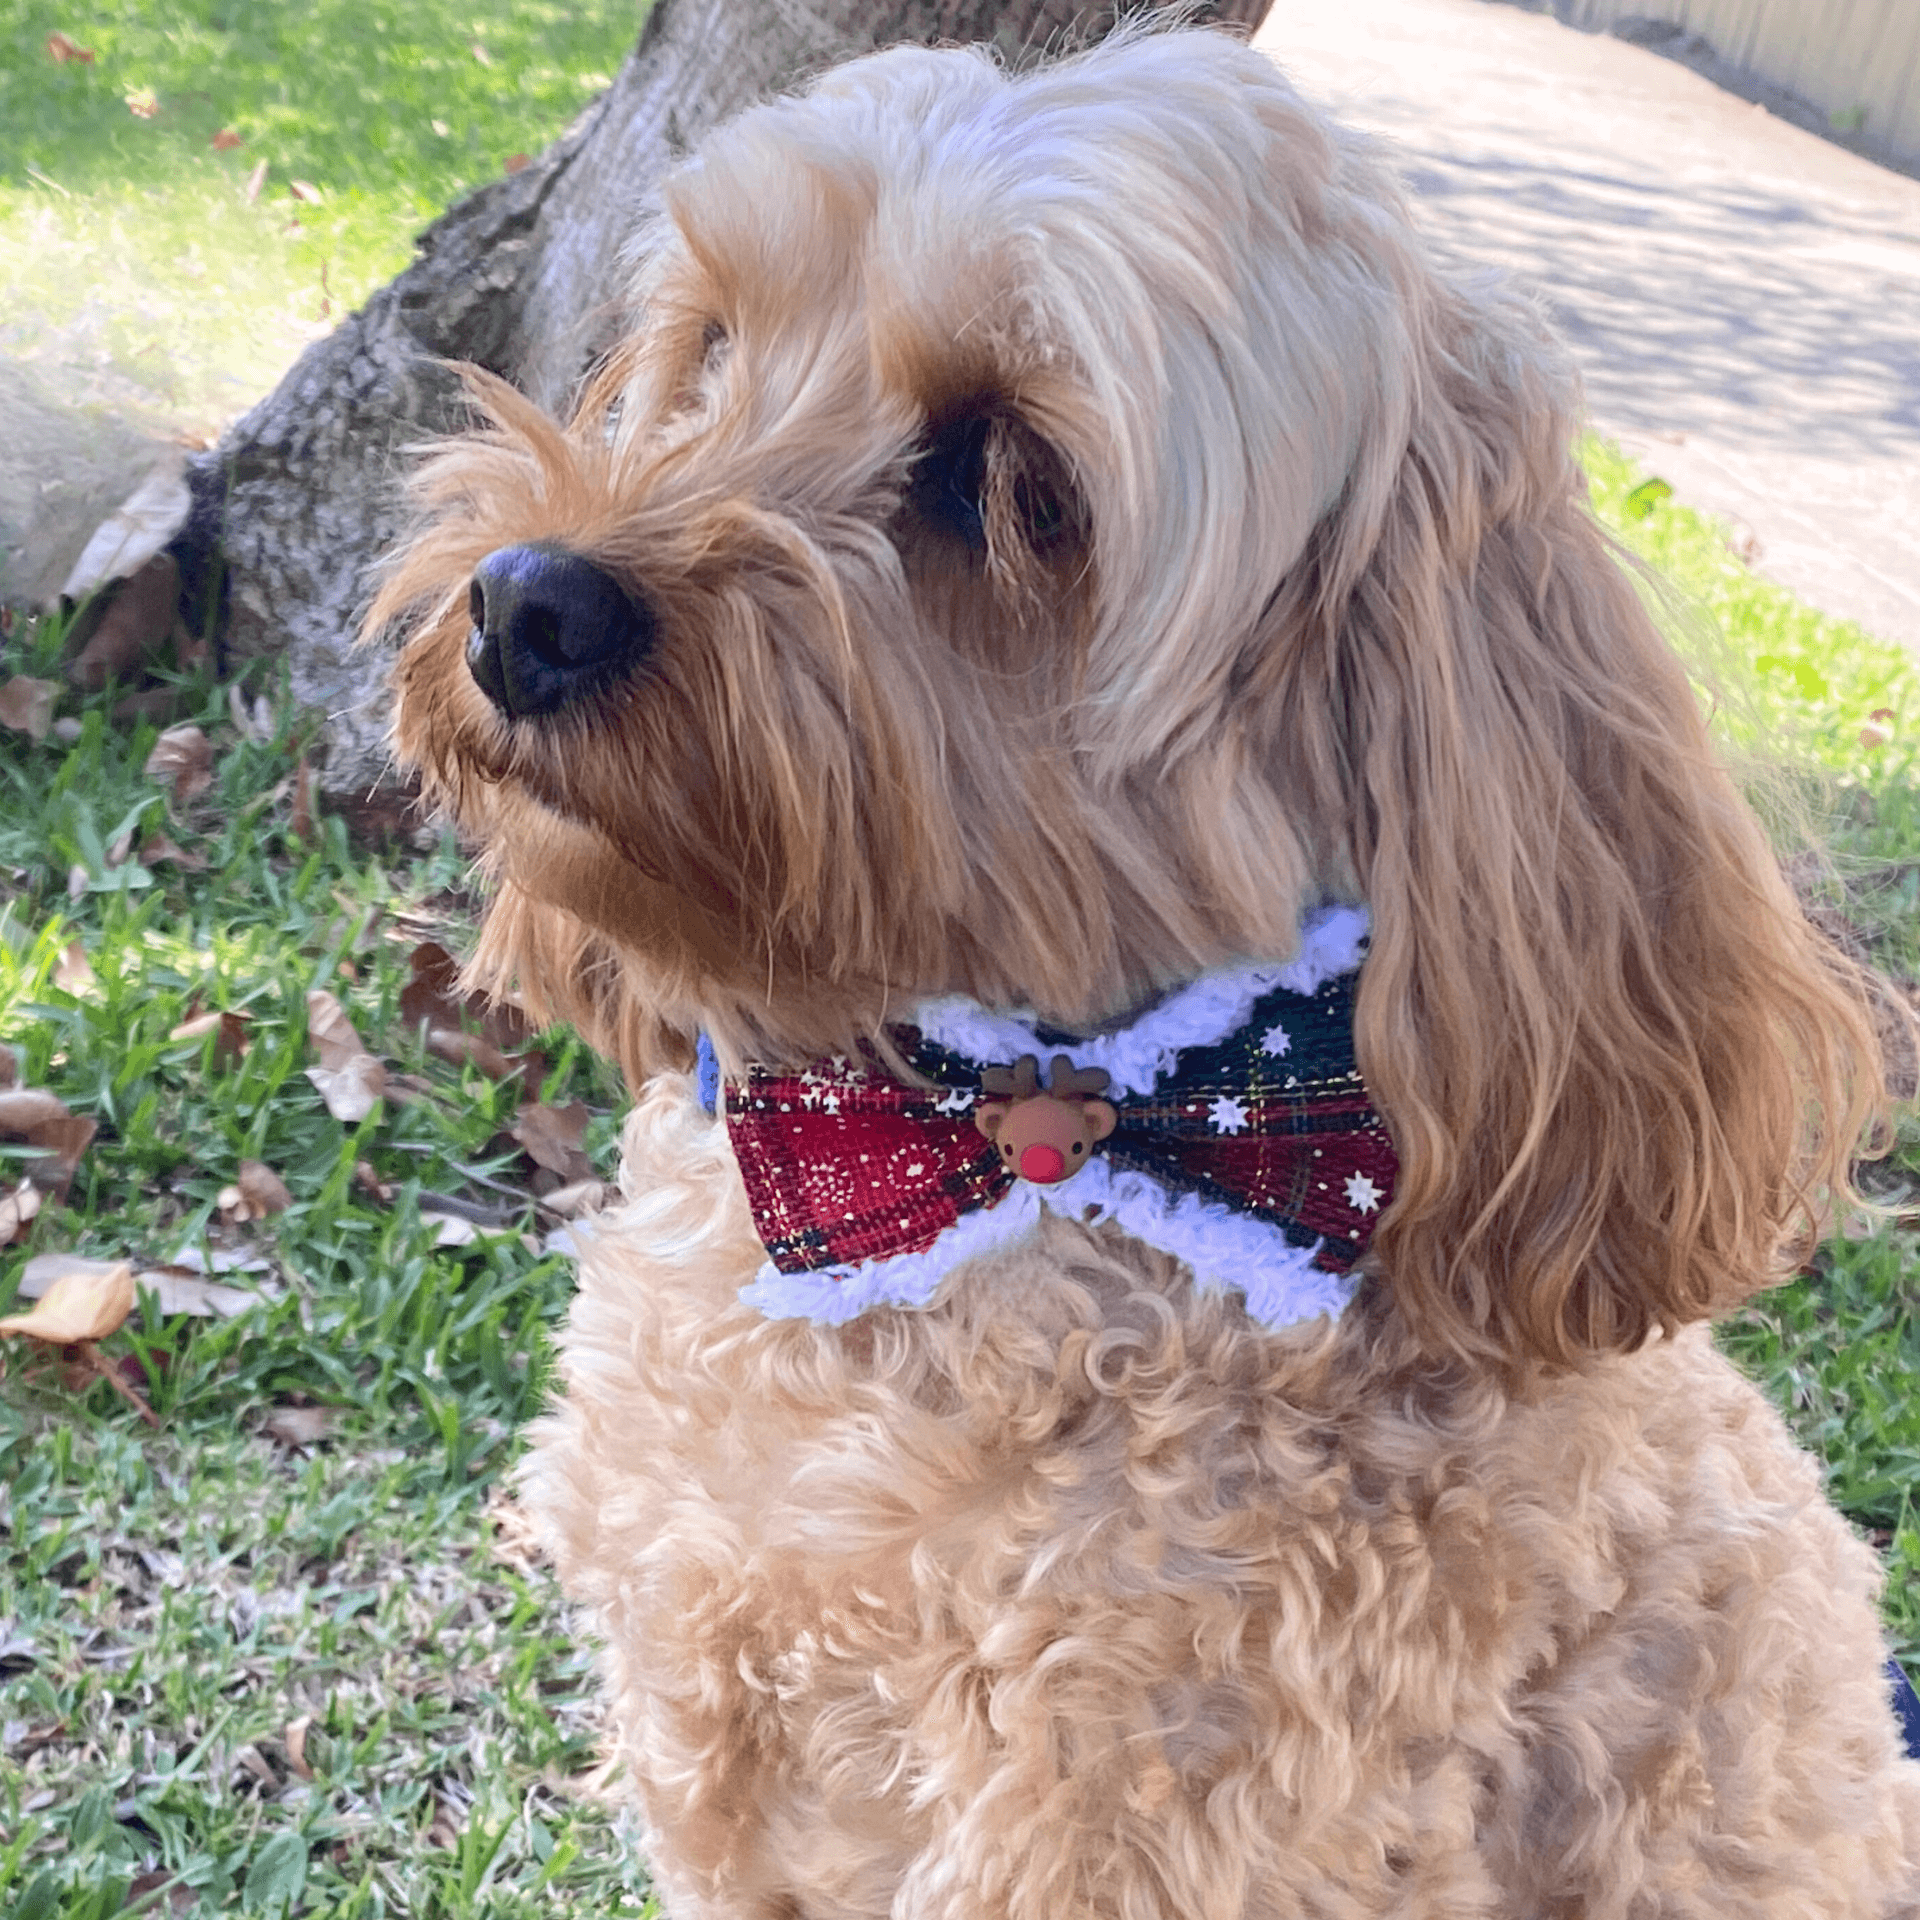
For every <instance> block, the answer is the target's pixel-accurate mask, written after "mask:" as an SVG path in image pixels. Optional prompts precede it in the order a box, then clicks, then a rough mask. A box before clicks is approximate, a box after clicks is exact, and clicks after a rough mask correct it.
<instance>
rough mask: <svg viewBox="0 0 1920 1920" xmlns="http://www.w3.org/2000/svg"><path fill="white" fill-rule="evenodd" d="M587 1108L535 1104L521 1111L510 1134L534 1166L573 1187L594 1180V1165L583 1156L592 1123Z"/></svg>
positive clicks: (578, 1103)
mask: <svg viewBox="0 0 1920 1920" xmlns="http://www.w3.org/2000/svg"><path fill="white" fill-rule="evenodd" d="M592 1117H593V1116H592V1114H591V1113H589V1112H588V1110H587V1108H586V1106H585V1104H584V1103H583V1102H581V1101H579V1100H573V1101H569V1102H568V1104H567V1105H566V1106H564V1107H550V1106H548V1105H547V1104H546V1103H545V1101H542V1100H534V1101H529V1102H528V1104H527V1105H526V1106H524V1107H522V1108H521V1109H520V1113H519V1117H518V1118H517V1119H516V1120H515V1121H514V1123H513V1125H512V1126H511V1127H509V1128H508V1129H507V1131H508V1132H509V1133H510V1134H511V1135H512V1136H513V1137H514V1139H515V1140H517V1141H518V1142H519V1143H520V1145H521V1146H522V1147H524V1148H525V1149H526V1151H527V1153H528V1155H529V1156H530V1157H531V1158H532V1160H533V1161H534V1163H535V1165H537V1166H542V1167H545V1168H546V1170H547V1171H548V1172H549V1173H554V1174H558V1175H559V1176H560V1179H561V1180H562V1181H563V1182H564V1183H565V1184H567V1185H569V1186H571V1185H572V1184H573V1183H574V1182H576V1181H580V1180H590V1179H591V1178H592V1177H593V1162H592V1161H591V1160H589V1159H588V1158H587V1156H586V1155H585V1154H584V1153H583V1152H581V1150H580V1143H581V1141H582V1140H584V1139H585V1138H586V1136H587V1123H588V1121H589V1120H591V1119H592Z"/></svg>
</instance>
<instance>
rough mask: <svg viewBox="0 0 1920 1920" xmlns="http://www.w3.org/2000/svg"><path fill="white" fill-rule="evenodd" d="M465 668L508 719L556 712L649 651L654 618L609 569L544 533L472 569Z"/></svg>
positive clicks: (630, 666) (640, 660)
mask: <svg viewBox="0 0 1920 1920" xmlns="http://www.w3.org/2000/svg"><path fill="white" fill-rule="evenodd" d="M467 603H468V607H469V610H470V611H471V613H472V616H473V631H472V633H470V634H469V635H468V637H467V670H468V671H469V672H470V673H471V674H472V675H473V677H474V679H475V680H476V681H477V682H478V683H479V687H480V690H481V692H482V693H484V694H485V695H486V696H487V698H488V699H489V700H491V701H492V702H493V704H494V705H495V706H496V707H497V708H499V710H500V711H501V712H502V713H503V714H505V715H506V716H507V718H508V719H510V720H520V719H526V718H528V717H531V716H533V715H537V714H544V713H558V712H559V711H560V709H561V708H562V707H565V706H569V705H571V704H572V703H573V702H574V701H576V700H580V699H584V698H585V697H586V696H587V695H588V694H590V693H595V692H598V691H599V690H600V689H601V688H602V687H605V686H607V685H608V684H610V683H611V682H612V681H614V680H617V679H619V678H620V677H621V676H622V675H623V674H625V673H627V672H628V671H630V670H631V669H633V668H635V667H637V666H640V665H641V664H642V663H644V661H645V660H646V659H647V656H648V655H649V654H651V653H652V651H653V646H654V640H655V637H656V634H657V632H658V625H659V623H658V622H657V621H656V620H655V618H654V616H653V614H652V612H651V611H650V610H649V609H648V608H647V607H645V606H644V605H642V603H641V602H640V601H638V600H636V599H635V598H634V596H633V595H632V594H630V593H629V592H628V591H627V590H626V588H625V587H623V586H622V585H621V584H620V582H619V581H617V580H616V579H614V577H613V576H612V575H611V574H610V573H606V572H604V571H602V569H600V568H599V567H596V566H595V565H594V564H593V562H592V561H591V560H583V559H581V557H580V556H579V555H578V554H577V553H569V552H567V550H566V549H565V548H564V547H558V546H554V545H552V544H550V543H549V542H546V541H534V542H530V543H529V544H528V545H526V546H520V547H501V548H499V549H498V550H497V551H495V552H493V553H490V554H488V555H487V557H486V558H485V559H484V560H482V561H481V562H480V564H479V565H478V566H477V567H475V568H474V570H473V584H472V586H471V587H470V588H469V589H468V594H467Z"/></svg>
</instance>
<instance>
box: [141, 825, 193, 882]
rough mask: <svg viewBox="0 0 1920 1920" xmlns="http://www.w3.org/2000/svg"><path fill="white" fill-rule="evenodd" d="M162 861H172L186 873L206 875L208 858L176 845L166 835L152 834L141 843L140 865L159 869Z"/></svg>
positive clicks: (189, 848)
mask: <svg viewBox="0 0 1920 1920" xmlns="http://www.w3.org/2000/svg"><path fill="white" fill-rule="evenodd" d="M162 861H171V862H172V864H173V865H174V866H176V867H179V868H180V869H181V870H182V871H183V872H185V873H205V872H206V870H207V856H206V855H205V854H204V853H195V852H194V851H193V849H192V848H191V847H182V846H178V845H176V844H175V843H174V842H173V841H172V840H170V839H168V838H167V836H166V835H165V834H164V833H150V834H148V835H147V837H146V838H145V839H144V840H142V841H141V843H140V863H141V865H142V866H148V867H157V866H159V865H160V863H161V862H162Z"/></svg>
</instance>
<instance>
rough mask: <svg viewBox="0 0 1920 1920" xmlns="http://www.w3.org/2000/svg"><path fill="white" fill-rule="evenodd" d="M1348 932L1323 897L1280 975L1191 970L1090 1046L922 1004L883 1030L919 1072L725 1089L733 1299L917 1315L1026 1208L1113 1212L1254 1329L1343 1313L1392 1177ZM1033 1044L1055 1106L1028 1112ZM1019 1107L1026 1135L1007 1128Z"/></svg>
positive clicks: (849, 1064) (809, 1312) (1010, 1231)
mask: <svg viewBox="0 0 1920 1920" xmlns="http://www.w3.org/2000/svg"><path fill="white" fill-rule="evenodd" d="M1365 934H1366V919H1365V916H1364V914H1362V913H1360V912H1359V911H1358V910H1356V909H1353V908H1340V909H1335V910H1333V911H1332V912H1331V913H1327V914H1323V915H1322V916H1320V918H1319V919H1318V920H1316V921H1315V922H1313V923H1312V924H1311V925H1310V926H1309V927H1308V929H1307V931H1306V933H1305V935H1304V937H1303V941H1302V950H1301V953H1300V955H1299V957H1298V958H1296V959H1295V960H1294V961H1292V962H1290V963H1289V964H1288V965H1286V966H1282V967H1269V968H1239V969H1235V970H1233V971H1231V972H1227V973H1221V974H1213V975H1208V976H1205V977H1204V978H1202V979H1201V980H1198V981H1195V982H1193V983H1192V984H1191V985H1190V986H1188V987H1186V988H1183V989H1181V990H1180V992H1178V993H1176V994H1174V995H1173V996H1171V997H1170V998H1169V999H1168V1000H1167V1001H1165V1002H1163V1003H1162V1004H1161V1005H1160V1006H1159V1007H1156V1008H1155V1009H1153V1010H1152V1011H1151V1012H1150V1013H1148V1014H1146V1015H1145V1016H1143V1017H1142V1019H1140V1020H1139V1021H1137V1022H1135V1023H1134V1025H1133V1026H1131V1027H1129V1028H1127V1029H1124V1030H1121V1031H1118V1032H1115V1033H1111V1034H1105V1035H1100V1036H1096V1037H1095V1038H1094V1039H1092V1040H1081V1041H1075V1040H1068V1039H1060V1040H1057V1041H1054V1040H1052V1039H1051V1037H1050V1036H1047V1035H1045V1034H1043V1033H1039V1032H1036V1031H1035V1030H1034V1029H1033V1028H1031V1027H1029V1026H1026V1025H1024V1024H1023V1023H1022V1022H1020V1021H1018V1020H1016V1019H1009V1018H1007V1017H1005V1016H997V1015H993V1014H989V1013H987V1012H985V1011H984V1010H983V1009H981V1008H979V1007H977V1006H975V1005H973V1004H972V1003H971V1002H967V1001H961V1000H946V1001H934V1002H930V1003H929V1004H928V1005H927V1006H925V1007H923V1008H921V1009H920V1011H919V1014H918V1016H917V1019H916V1023H915V1024H914V1025H913V1026H910V1027H901V1028H896V1029H894V1031H893V1034H892V1036H891V1037H892V1039H893V1041H894V1044H895V1046H896V1047H897V1048H898V1050H899V1053H900V1056H901V1058H902V1059H903V1060H904V1061H905V1062H906V1063H907V1065H908V1066H909V1067H910V1068H911V1069H912V1072H913V1074H914V1076H915V1077H916V1079H917V1081H918V1082H920V1083H921V1084H914V1083H911V1082H909V1081H906V1080H903V1079H897V1078H894V1077H893V1076H892V1075H890V1074H889V1073H888V1072H887V1071H885V1070H884V1069H883V1068H882V1067H881V1066H880V1065H879V1064H878V1062H877V1061H875V1060H873V1059H870V1058H859V1059H854V1058H837V1059H833V1060H826V1061H820V1062H816V1063H815V1064H814V1065H812V1066H811V1067H809V1068H807V1069H806V1071H804V1072H802V1073H772V1072H768V1071H765V1070H763V1069H758V1068H754V1069H750V1070H749V1071H748V1073H747V1075H746V1077H745V1078H744V1079H743V1080H739V1081H733V1082H729V1083H728V1085H727V1087H726V1089H725V1111H726V1121H727V1129H728V1132H729V1134H730V1136H731V1138H732V1142H733V1148H734V1153H735V1155H736V1157H737V1158H738V1160H739V1163H740V1170H741V1173H742V1174H743V1176H744V1177H745V1180H746V1187H747V1196H748V1199H749V1201H750V1202H751V1205H752V1208H753V1216H754V1224H755V1227H756V1229H757V1231H758V1233H759V1235H760V1238H761V1241H762V1243H763V1244H764V1245H765V1247H766V1250H767V1256H768V1259H767V1264H766V1266H764V1267H763V1268H762V1269H761V1272H760V1274H759V1276H758V1277H757V1279H756V1280H755V1281H754V1283H753V1284H752V1285H751V1286H749V1287H748V1288H747V1289H746V1293H745V1296H744V1297H745V1298H747V1299H748V1300H749V1301H750V1302H751V1303H752V1304H754V1305H756V1306H758V1307H759V1308H760V1309H761V1311H763V1312H765V1313H767V1314H769V1315H770V1316H773V1317H776V1318H791V1317H805V1318H809V1319H813V1320H819V1321H824V1322H828V1323H833V1324H838V1323H840V1322H842V1321H845V1320H849V1319H851V1318H853V1317H854V1316H855V1315H857V1314H859V1313H861V1312H864V1311H866V1310H867V1309H869V1308H871V1307H874V1306H880V1305H894V1306H908V1307H914V1306H924V1305H925V1304H926V1303H927V1302H928V1301H929V1300H930V1299H931V1298H932V1297H933V1295H934V1293H935V1291H936V1290H937V1289H938V1287H939V1285H940V1283H941V1282H942V1281H943V1280H944V1279H945V1278H946V1276H947V1274H948V1273H950V1272H951V1271H952V1270H953V1269H954V1268H955V1267H956V1266H958V1265H960V1264H961V1262H963V1261H965V1260H968V1259H971V1258H973V1257H975V1256H976V1255H978V1254H982V1253H987V1252H991V1251H994V1250H995V1249H997V1248H1001V1247H1005V1246H1008V1245H1011V1244H1012V1243H1013V1242H1014V1241H1016V1240H1018V1239H1019V1238H1021V1237H1023V1236H1024V1235H1025V1234H1026V1233H1028V1232H1030V1231H1031V1230H1032V1228H1033V1227H1034V1226H1035V1225H1036V1224H1037V1222H1038V1220H1039V1217H1040V1211H1041V1208H1042V1206H1043V1205H1044V1206H1045V1207H1046V1208H1048V1209H1049V1210H1051V1211H1053V1212H1056V1213H1060V1214H1064V1215H1067V1216H1068V1217H1071V1218H1077V1219H1082V1220H1086V1221H1088V1222H1095V1221H1099V1220H1103V1219H1108V1220H1112V1221H1114V1222H1116V1223H1117V1224H1118V1225H1119V1226H1121V1227H1122V1228H1123V1229H1124V1230H1126V1231H1127V1232H1129V1233H1131V1234H1133V1235H1134V1236H1135V1237H1136V1238H1138V1239H1142V1240H1145V1241H1147V1242H1149V1243H1150V1244H1152V1245H1155V1246H1159V1247H1162V1248H1164V1249H1165V1250H1166V1251H1168V1252H1170V1253H1173V1254H1175V1255H1176V1256H1178V1257H1179V1258H1181V1259H1184V1260H1186V1261H1187V1262H1188V1264H1189V1265H1191V1266H1192V1267H1193V1269H1194V1272H1195V1275H1196V1278H1197V1279H1198V1280H1199V1282H1200V1283H1201V1284H1202V1285H1205V1286H1231V1287H1234V1288H1237V1289H1238V1290H1239V1291H1241V1292H1242V1293H1243V1294H1244V1295H1245V1296H1246V1300H1247V1304H1248V1308H1249V1310H1250V1311H1251V1312H1252V1313H1253V1314H1254V1315H1255V1317H1256V1318H1258V1319H1260V1320H1262V1321H1264V1322H1266V1323H1267V1324H1269V1325H1285V1324H1290V1323H1292V1322H1293V1321H1296V1320H1300V1319H1305V1318H1309V1317H1311V1316H1312V1315H1314V1314H1317V1313H1326V1312H1332V1313H1338V1311H1339V1310H1340V1309H1341V1307H1343V1306H1344V1305H1345V1304H1346V1301H1347V1299H1348V1297H1349V1295H1350V1293H1351V1291H1352V1282H1351V1280H1350V1278H1349V1277H1348V1270H1349V1269H1350V1268H1351V1266H1352V1265H1353V1263H1354V1261H1355V1260H1356V1259H1357V1258H1358V1256H1359V1254H1360V1252H1361V1251H1362V1249H1363V1248H1364V1247H1365V1245H1366V1242H1367V1239H1368V1236H1369V1234H1370V1233H1371V1231H1372V1228H1373V1224H1374V1222H1375V1221H1376V1220H1377V1219H1378V1217H1379V1213H1380V1210H1381V1208H1382V1207H1384V1206H1385V1205H1386V1204H1387V1202H1388V1201H1389V1200H1390V1199H1391V1197H1392V1190H1393V1175H1394V1157H1393V1146H1392V1142H1391V1141H1390V1139H1389V1138H1388V1136H1387V1132H1386V1128H1385V1127H1384V1125H1383V1124H1382V1122H1381V1119H1380V1116H1379V1115H1378V1114H1377V1113H1376V1112H1375V1111H1374V1110H1373V1107H1372V1105H1371V1103H1370V1101H1369V1099H1368V1096H1367V1091H1366V1088H1365V1086H1364V1085H1363V1084H1362V1082H1361V1079H1360V1075H1359V1071H1358V1069H1357V1068H1356V1066H1355V1065H1354V1059H1353V998H1354V991H1355V987H1356V984H1357V980H1358V975H1357V972H1356V971H1355V970H1354V969H1355V968H1357V966H1358V963H1359V960H1360V957H1361V954H1362V953H1363V951H1364V946H1365ZM1048 1056H1051V1057H1052V1060H1053V1074H1052V1080H1051V1083H1050V1085H1051V1094H1052V1098H1051V1100H1047V1101H1042V1102H1041V1103H1040V1104H1039V1105H1038V1106H1035V1105H1033V1104H1032V1100H1033V1097H1034V1096H1035V1094H1036V1093H1037V1092H1038V1090H1039V1073H1038V1066H1039V1062H1040V1061H1041V1060H1042V1059H1045V1058H1046V1057H1048ZM1008 1069H1012V1070H1013V1071H1012V1072H1009V1071H1008ZM1063 1087H1064V1089H1065V1092H1064V1094H1063V1092H1062V1089H1063ZM1095 1092H1097V1093H1098V1094H1099V1095H1100V1096H1101V1097H1099V1098H1089V1097H1088V1096H1089V1095H1091V1094H1093V1093H1095ZM1023 1097H1024V1098H1025V1099H1026V1101H1027V1102H1028V1112H1029V1114H1030V1115H1038V1116H1039V1120H1038V1123H1037V1124H1038V1127H1039V1131H1040V1132H1041V1133H1044V1134H1045V1135H1046V1138H1045V1139H1043V1140H1041V1141H1040V1143H1039V1144H1038V1145H1037V1146H1035V1145H1029V1146H1026V1147H1018V1146H1017V1145H1016V1142H1015V1140H1014V1138H1013V1137H1012V1136H1013V1135H1015V1134H1017V1133H1020V1132H1022V1123H1021V1122H1019V1121H1016V1120H1015V1119H1013V1118H1011V1117H1007V1116H1010V1115H1011V1114H1012V1113H1013V1112H1014V1111H1015V1110H1016V1109H1017V1108H1019V1106H1020V1105H1021V1103H1022V1100H1023ZM1083 1116H1084V1118H1083ZM983 1118H984V1119H985V1122H986V1124H985V1125H984V1126H983V1125H982V1124H981V1121H982V1119H983ZM1002 1120H1004V1124H1001V1122H1002ZM1024 1130H1025V1132H1027V1133H1031V1132H1033V1131H1034V1127H1033V1126H1026V1127H1025V1129H1024ZM990 1133H992V1134H995V1135H998V1136H1000V1137H998V1138H993V1137H989V1134H990ZM1069 1160H1071V1162H1072V1164H1068V1161H1069Z"/></svg>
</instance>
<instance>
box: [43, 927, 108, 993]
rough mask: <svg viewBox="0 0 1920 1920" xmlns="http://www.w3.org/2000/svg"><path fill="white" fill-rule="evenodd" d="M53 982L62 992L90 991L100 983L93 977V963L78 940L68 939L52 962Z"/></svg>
mask: <svg viewBox="0 0 1920 1920" xmlns="http://www.w3.org/2000/svg"><path fill="white" fill-rule="evenodd" d="M53 984H54V985H55V986H56V987H58V988H59V989H60V991H61V992H62V993H71V994H74V995H76V996H77V995H79V994H83V993H91V992H92V991H93V990H94V988H95V987H97V986H98V985H99V984H100V983H99V981H98V980H96V979H95V978H94V975H93V963H92V961H90V960H89V959H88V958H87V950H86V948H85V947H83V946H82V945H81V944H80V942H79V941H78V940H69V941H68V942H67V944H66V945H65V946H64V947H63V948H62V949H61V951H60V958H59V959H58V960H56V961H55V962H54V963H53Z"/></svg>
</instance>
